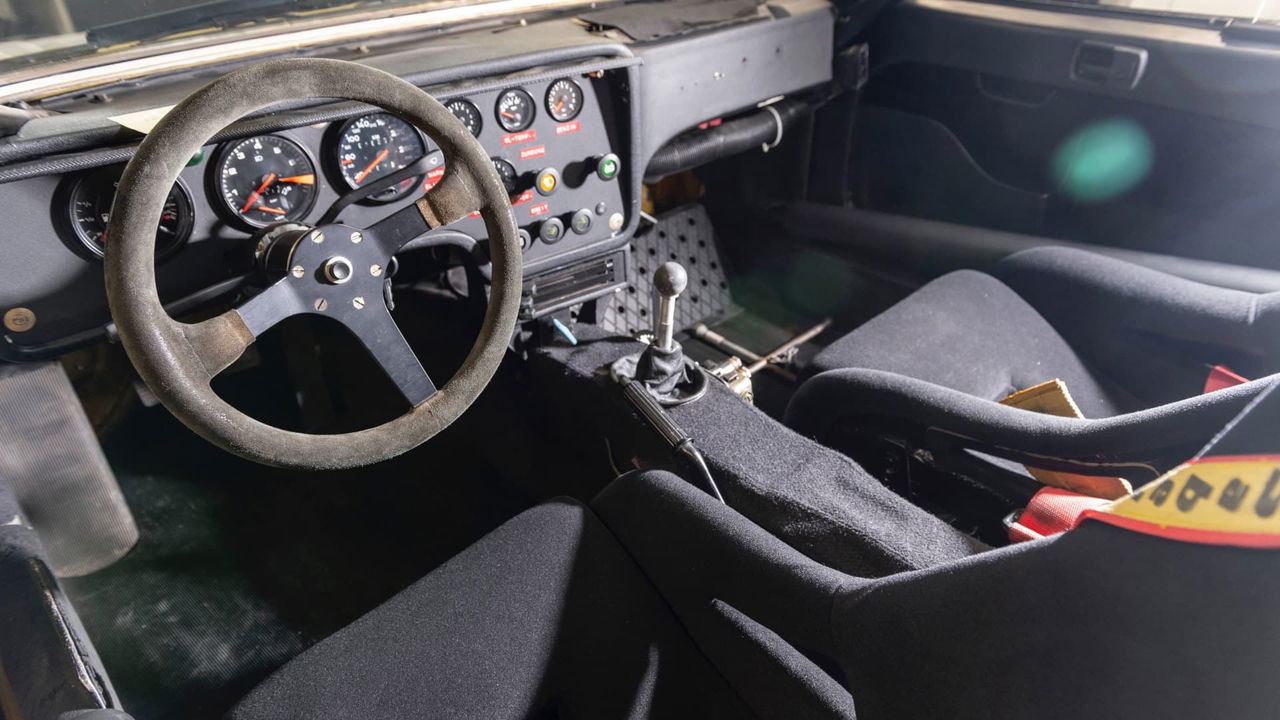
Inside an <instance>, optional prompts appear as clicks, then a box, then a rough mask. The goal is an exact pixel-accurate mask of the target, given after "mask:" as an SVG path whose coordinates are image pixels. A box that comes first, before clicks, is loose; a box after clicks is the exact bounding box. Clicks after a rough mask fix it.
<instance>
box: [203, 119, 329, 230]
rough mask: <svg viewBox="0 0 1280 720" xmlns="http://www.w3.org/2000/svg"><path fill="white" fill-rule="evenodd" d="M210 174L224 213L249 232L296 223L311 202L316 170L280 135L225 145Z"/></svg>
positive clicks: (295, 144) (298, 148) (298, 147)
mask: <svg viewBox="0 0 1280 720" xmlns="http://www.w3.org/2000/svg"><path fill="white" fill-rule="evenodd" d="M215 172H216V173H217V189H218V195H219V196H220V197H221V199H222V203H223V210H225V211H226V212H227V213H228V214H229V215H230V216H231V217H233V218H235V219H236V220H237V221H239V222H241V223H242V224H244V225H248V226H249V227H265V226H267V225H270V224H272V223H277V222H282V221H285V220H292V221H297V220H301V219H303V218H304V217H306V215H307V213H308V212H310V211H311V206H312V205H313V204H314V203H315V200H316V166H315V164H314V163H312V162H311V158H309V157H307V153H306V151H304V150H303V149H302V148H301V147H300V146H298V144H297V143H295V142H293V141H292V140H289V139H287V138H284V137H281V136H279V135H259V136H257V137H251V138H249V139H247V140H241V141H240V142H237V143H234V144H230V145H228V146H227V147H226V149H225V151H224V152H223V153H222V156H221V158H220V159H219V160H218V164H217V165H216V166H215Z"/></svg>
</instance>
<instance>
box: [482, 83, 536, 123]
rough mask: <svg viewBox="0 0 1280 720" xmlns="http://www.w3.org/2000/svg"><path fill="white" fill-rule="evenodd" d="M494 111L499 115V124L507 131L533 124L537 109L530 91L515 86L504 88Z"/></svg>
mask: <svg viewBox="0 0 1280 720" xmlns="http://www.w3.org/2000/svg"><path fill="white" fill-rule="evenodd" d="M493 112H494V114H495V115H497V117H498V124H499V125H501V126H502V129H503V130H506V131H507V132H519V131H521V130H524V129H525V128H527V127H529V126H530V125H532V124H533V115H534V113H535V112H537V109H536V108H535V107H534V105H533V98H531V97H529V93H527V92H525V91H523V90H521V89H519V88H513V89H511V90H503V91H502V94H501V95H499V96H498V104H497V106H496V107H494V109H493Z"/></svg>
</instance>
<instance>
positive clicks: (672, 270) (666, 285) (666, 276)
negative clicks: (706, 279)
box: [653, 262, 689, 298]
mask: <svg viewBox="0 0 1280 720" xmlns="http://www.w3.org/2000/svg"><path fill="white" fill-rule="evenodd" d="M688 286H689V273H687V272H685V270H684V266H683V265H681V264H680V263H678V262H664V263H662V265H660V266H659V267H658V269H657V270H655V271H654V273H653V287H654V289H655V290H657V291H658V295H659V296H661V297H664V298H674V297H676V296H678V295H680V293H682V292H684V289H685V288H686V287H688Z"/></svg>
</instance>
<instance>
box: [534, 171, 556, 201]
mask: <svg viewBox="0 0 1280 720" xmlns="http://www.w3.org/2000/svg"><path fill="white" fill-rule="evenodd" d="M558 187H560V173H558V172H556V169H555V168H544V169H543V170H542V171H541V172H539V173H538V181H537V188H538V194H539V195H550V194H552V193H554V192H555V191H556V188H558Z"/></svg>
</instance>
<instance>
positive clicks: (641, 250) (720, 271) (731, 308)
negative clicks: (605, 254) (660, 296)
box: [597, 205, 737, 335]
mask: <svg viewBox="0 0 1280 720" xmlns="http://www.w3.org/2000/svg"><path fill="white" fill-rule="evenodd" d="M671 260H674V261H676V262H678V263H680V264H681V265H683V266H684V269H685V272H687V273H688V275H689V285H688V288H687V289H686V290H685V292H684V293H683V294H682V295H681V296H680V299H679V300H678V301H677V302H676V329H677V330H687V329H688V328H691V327H693V325H694V324H695V323H699V322H711V321H712V320H716V319H719V318H722V317H726V316H729V315H732V314H733V313H735V312H737V307H736V306H735V305H734V304H733V298H732V297H731V296H730V294H729V281H728V278H727V277H726V275H725V268H724V264H723V263H722V262H721V260H720V251H719V249H718V248H717V247H716V236H715V232H714V231H713V230H712V228H711V220H710V218H708V217H707V211H706V210H705V209H704V208H703V207H702V206H701V205H685V206H683V207H680V208H676V209H675V210H672V211H670V212H668V213H665V214H663V215H662V216H661V217H659V218H658V222H657V223H656V224H653V225H647V226H645V227H643V228H641V229H640V231H639V232H637V233H636V236H635V238H633V239H632V241H631V265H630V267H629V268H628V276H627V287H626V289H625V290H624V291H623V292H621V293H618V294H617V295H616V296H615V297H614V299H613V300H612V301H611V302H609V303H607V304H606V306H605V308H604V311H603V312H602V313H600V315H599V318H598V320H597V322H598V324H599V325H600V326H601V327H603V328H604V329H605V330H607V331H609V332H611V333H617V334H619V335H634V334H635V333H636V332H638V331H641V330H646V331H647V330H651V329H652V328H653V318H652V317H650V315H651V314H652V312H653V307H652V305H653V298H654V294H653V272H654V270H657V269H658V266H659V265H661V264H662V263H664V262H668V261H671Z"/></svg>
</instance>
